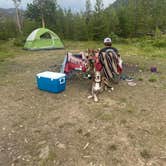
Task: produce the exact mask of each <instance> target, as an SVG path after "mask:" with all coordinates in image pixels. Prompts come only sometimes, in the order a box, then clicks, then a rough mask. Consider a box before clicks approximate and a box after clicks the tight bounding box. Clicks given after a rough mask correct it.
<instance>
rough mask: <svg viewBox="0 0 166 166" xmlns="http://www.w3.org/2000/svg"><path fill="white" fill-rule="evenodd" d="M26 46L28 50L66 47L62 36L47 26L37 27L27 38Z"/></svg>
mask: <svg viewBox="0 0 166 166" xmlns="http://www.w3.org/2000/svg"><path fill="white" fill-rule="evenodd" d="M24 48H25V49H27V50H42V49H59V48H64V45H63V43H62V42H61V40H60V38H59V37H58V36H57V35H56V34H55V33H54V32H53V31H51V30H49V29H46V28H38V29H35V30H34V31H33V32H32V33H31V34H30V35H29V36H28V37H27V39H26V42H25V45H24Z"/></svg>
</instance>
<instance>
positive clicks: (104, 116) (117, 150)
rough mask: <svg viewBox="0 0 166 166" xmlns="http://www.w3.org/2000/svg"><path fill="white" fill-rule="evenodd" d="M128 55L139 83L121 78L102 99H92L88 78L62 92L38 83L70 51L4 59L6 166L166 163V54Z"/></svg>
mask: <svg viewBox="0 0 166 166" xmlns="http://www.w3.org/2000/svg"><path fill="white" fill-rule="evenodd" d="M84 48H85V47H84ZM73 51H74V50H73ZM76 52H77V51H76ZM121 54H122V57H123V60H124V62H125V63H128V64H129V66H130V67H132V66H133V67H134V66H136V65H138V67H139V70H138V71H136V72H131V73H129V74H132V75H134V80H135V81H136V83H137V85H136V86H134V87H131V86H128V84H127V82H126V81H120V83H119V84H118V85H114V89H115V90H114V91H113V92H111V93H109V92H104V93H103V94H101V95H100V102H99V103H94V102H93V101H92V100H88V99H87V96H88V95H89V91H90V86H91V81H90V80H84V79H83V78H81V79H80V78H78V77H74V78H73V79H71V80H69V81H68V82H67V89H66V91H64V92H63V93H60V94H51V93H47V92H43V91H40V90H38V89H37V88H36V82H35V75H36V74H37V73H39V72H42V71H46V70H49V71H58V70H59V67H60V66H59V65H60V64H61V63H62V61H63V58H64V55H65V51H64V50H53V51H37V52H30V51H29V52H25V54H24V51H20V52H19V55H18V56H15V57H13V58H8V59H5V60H4V61H2V62H0V131H1V134H0V165H3V166H23V165H24V166H34V165H35V166H45V165H47V166H53V165H55V166H145V165H147V166H150V165H152V166H164V165H165V164H166V139H165V138H166V120H165V119H166V112H165V110H166V109H165V108H166V102H165V99H166V65H165V64H166V59H165V58H157V57H151V56H137V55H131V54H129V53H128V52H123V51H121ZM131 64H132V65H131ZM153 65H156V66H157V69H158V73H151V72H150V67H151V66H153ZM152 78H153V81H150V80H152Z"/></svg>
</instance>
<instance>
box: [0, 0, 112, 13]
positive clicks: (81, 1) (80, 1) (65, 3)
mask: <svg viewBox="0 0 166 166" xmlns="http://www.w3.org/2000/svg"><path fill="white" fill-rule="evenodd" d="M32 1H33V0H22V3H21V5H20V8H21V9H26V5H27V3H31V2H32ZM85 1H86V0H58V4H59V5H60V6H61V7H62V8H66V9H68V8H71V9H72V10H74V11H80V10H84V8H85ZM114 1H115V0H103V3H104V7H107V6H108V5H109V4H111V3H112V2H114ZM91 3H92V5H94V4H95V0H91ZM13 7H14V5H13V2H12V0H0V8H13Z"/></svg>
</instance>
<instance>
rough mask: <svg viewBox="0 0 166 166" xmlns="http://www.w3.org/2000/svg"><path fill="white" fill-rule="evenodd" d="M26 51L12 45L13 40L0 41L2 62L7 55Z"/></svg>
mask: <svg viewBox="0 0 166 166" xmlns="http://www.w3.org/2000/svg"><path fill="white" fill-rule="evenodd" d="M25 53H26V51H25V50H23V49H22V47H17V46H14V41H13V40H10V41H0V62H3V61H4V60H5V59H6V58H8V57H14V56H16V55H20V54H25Z"/></svg>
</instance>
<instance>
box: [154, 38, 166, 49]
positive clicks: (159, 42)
mask: <svg viewBox="0 0 166 166" xmlns="http://www.w3.org/2000/svg"><path fill="white" fill-rule="evenodd" d="M152 45H153V46H154V47H159V48H160V47H166V39H157V40H154V42H153V44H152Z"/></svg>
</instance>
